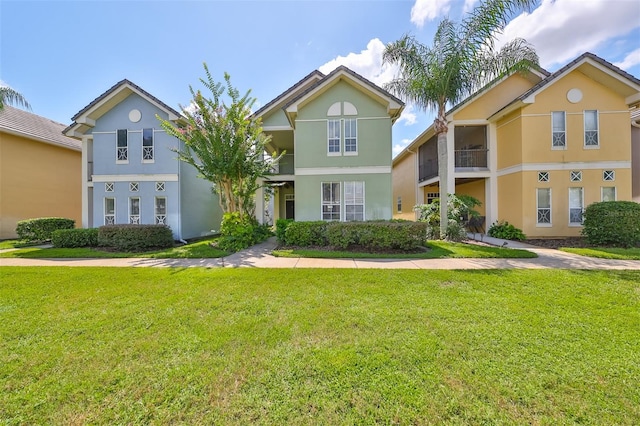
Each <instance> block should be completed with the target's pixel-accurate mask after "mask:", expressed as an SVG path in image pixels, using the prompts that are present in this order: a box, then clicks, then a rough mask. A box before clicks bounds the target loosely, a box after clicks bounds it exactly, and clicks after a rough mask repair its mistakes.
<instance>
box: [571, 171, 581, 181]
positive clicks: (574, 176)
mask: <svg viewBox="0 0 640 426" xmlns="http://www.w3.org/2000/svg"><path fill="white" fill-rule="evenodd" d="M569 180H570V181H571V182H582V172H581V171H580V170H572V171H571V173H570V175H569Z"/></svg>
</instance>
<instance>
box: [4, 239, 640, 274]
mask: <svg viewBox="0 0 640 426" xmlns="http://www.w3.org/2000/svg"><path fill="white" fill-rule="evenodd" d="M483 241H484V242H487V243H490V244H493V245H497V246H502V245H503V244H504V242H505V241H504V240H498V239H495V238H490V237H486V236H485V237H484V238H483ZM275 247H276V241H275V237H273V238H270V239H269V240H267V241H266V242H264V243H262V244H258V245H256V246H254V247H251V248H249V249H247V250H243V251H241V252H238V253H234V254H232V255H230V256H228V257H225V258H221V259H144V258H129V259H10V258H6V259H5V258H0V266H109V267H175V268H191V267H204V268H220V267H226V268H244V267H249V268H359V269H372V268H377V269H605V270H622V269H631V270H640V260H608V259H596V258H591V257H584V256H578V255H575V254H570V253H565V252H562V251H559V250H553V249H545V248H539V247H535V246H530V245H526V244H522V243H517V242H513V241H508V242H507V247H513V248H524V249H526V250H530V251H533V252H535V253H537V254H538V257H537V258H534V259H411V260H410V259H306V258H284V257H275V256H272V255H271V254H270V253H271V251H272V250H273V249H274V248H275Z"/></svg>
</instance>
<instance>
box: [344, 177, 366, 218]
mask: <svg viewBox="0 0 640 426" xmlns="http://www.w3.org/2000/svg"><path fill="white" fill-rule="evenodd" d="M348 183H361V184H362V204H360V203H357V204H356V203H349V204H348V205H350V206H359V205H362V221H363V222H364V221H365V220H367V213H366V210H365V206H366V199H365V194H366V193H365V183H364V181H362V180H359V181H356V180H352V181H345V182H343V183H342V185H341V186H342V192H343V196H342V198H341V200H343V201H342V204H343V206H344V207H343V208H342V209H341V210H342V211H344V216H343V218H344V219H343V220H345V221H346V220H347V191H346V185H347V184H348ZM354 222H358V221H354Z"/></svg>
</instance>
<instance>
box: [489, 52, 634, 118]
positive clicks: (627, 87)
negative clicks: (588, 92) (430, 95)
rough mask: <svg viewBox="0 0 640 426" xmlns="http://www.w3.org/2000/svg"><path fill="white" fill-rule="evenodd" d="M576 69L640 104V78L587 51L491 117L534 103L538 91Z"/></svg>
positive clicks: (629, 101) (627, 99)
mask: <svg viewBox="0 0 640 426" xmlns="http://www.w3.org/2000/svg"><path fill="white" fill-rule="evenodd" d="M576 69H579V70H580V71H581V72H583V73H584V74H585V75H587V76H588V77H589V78H591V79H593V80H595V81H597V82H600V83H602V84H603V85H606V86H608V87H612V89H613V90H615V91H617V92H618V93H620V94H621V95H622V96H624V97H625V101H626V102H627V105H634V104H640V80H639V79H637V78H636V77H634V76H633V75H631V74H629V73H628V72H626V71H624V70H622V69H620V68H618V67H617V66H615V65H613V64H612V63H610V62H608V61H606V60H604V59H602V58H601V57H599V56H597V55H594V54H593V53H590V52H585V53H583V54H582V55H580V56H578V57H577V58H576V59H574V60H573V61H571V62H569V63H568V64H567V65H565V66H564V67H562V68H560V69H558V70H557V71H556V72H554V73H552V74H551V75H549V76H548V77H547V78H545V79H543V80H541V81H540V82H539V83H538V84H536V85H535V86H533V87H532V88H531V89H529V90H527V91H526V92H524V93H523V94H521V95H520V96H518V97H517V98H515V99H514V100H513V101H512V102H510V103H509V104H508V105H506V106H505V107H504V108H502V109H500V110H499V111H496V112H495V113H494V114H493V115H492V116H491V117H489V118H490V119H492V118H497V117H499V116H503V115H506V114H508V113H509V112H511V111H513V110H514V109H517V108H518V107H520V106H522V105H524V104H529V103H532V102H533V101H534V100H535V96H536V95H537V94H538V93H540V92H542V91H543V90H545V89H546V88H547V87H549V86H550V85H551V84H553V83H555V82H556V81H557V80H558V79H560V78H561V77H564V76H565V75H567V74H568V73H570V72H572V71H574V70H576Z"/></svg>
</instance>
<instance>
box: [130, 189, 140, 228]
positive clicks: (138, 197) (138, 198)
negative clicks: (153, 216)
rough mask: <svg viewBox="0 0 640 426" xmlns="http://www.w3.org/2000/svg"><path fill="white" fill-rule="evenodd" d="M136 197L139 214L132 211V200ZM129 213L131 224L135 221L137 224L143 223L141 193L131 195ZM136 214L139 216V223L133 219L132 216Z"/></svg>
mask: <svg viewBox="0 0 640 426" xmlns="http://www.w3.org/2000/svg"><path fill="white" fill-rule="evenodd" d="M134 199H137V200H138V214H132V212H131V206H132V203H131V202H132V201H133V200H134ZM127 213H128V214H127V223H129V224H131V223H135V224H136V225H140V224H142V198H141V197H140V196H139V195H136V196H132V197H129V211H128V212H127ZM135 216H137V217H138V221H137V223H136V222H132V221H131V218H132V217H135Z"/></svg>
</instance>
